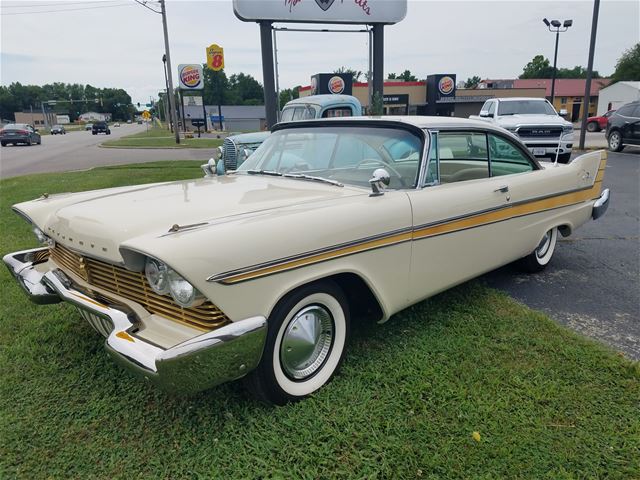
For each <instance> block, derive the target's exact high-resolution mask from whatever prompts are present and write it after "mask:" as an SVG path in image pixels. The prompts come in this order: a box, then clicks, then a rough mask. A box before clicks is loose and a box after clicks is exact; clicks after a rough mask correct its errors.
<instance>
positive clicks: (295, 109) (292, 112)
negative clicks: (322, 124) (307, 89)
mask: <svg viewBox="0 0 640 480" xmlns="http://www.w3.org/2000/svg"><path fill="white" fill-rule="evenodd" d="M317 112H318V107H317V106H315V105H311V104H306V105H296V106H292V107H285V108H284V110H282V117H281V118H280V121H281V122H295V121H297V120H312V119H314V118H316V117H317V116H318V114H317Z"/></svg>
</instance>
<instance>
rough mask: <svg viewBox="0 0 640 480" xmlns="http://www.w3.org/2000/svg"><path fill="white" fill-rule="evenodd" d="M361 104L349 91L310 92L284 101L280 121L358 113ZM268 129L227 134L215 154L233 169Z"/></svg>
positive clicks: (344, 115)
mask: <svg viewBox="0 0 640 480" xmlns="http://www.w3.org/2000/svg"><path fill="white" fill-rule="evenodd" d="M360 115H362V104H361V103H360V101H359V100H358V99H357V98H356V97H353V96H351V95H310V96H307V97H301V98H296V99H294V100H291V101H289V102H287V104H286V105H285V106H284V108H283V109H282V114H281V115H280V121H281V122H297V121H300V120H312V119H314V118H334V117H359V116H360ZM269 135H270V132H254V133H244V134H236V135H229V136H228V137H227V138H225V139H224V142H223V144H222V147H221V148H220V147H219V148H218V152H216V154H215V156H216V157H217V158H222V159H223V161H224V166H225V168H226V169H228V170H235V169H236V168H238V166H240V165H242V163H243V162H244V161H245V160H246V159H247V158H249V156H250V155H251V154H252V153H253V151H254V150H255V149H256V148H258V147H259V146H260V144H262V142H264V141H265V140H266V139H267V138H268V137H269Z"/></svg>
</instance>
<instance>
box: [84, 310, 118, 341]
mask: <svg viewBox="0 0 640 480" xmlns="http://www.w3.org/2000/svg"><path fill="white" fill-rule="evenodd" d="M78 312H80V315H81V316H82V318H84V319H85V320H86V321H87V322H88V323H89V325H91V326H92V327H93V329H94V330H95V331H96V332H98V333H99V334H100V335H102V336H103V337H104V338H107V337H108V336H109V334H110V333H111V332H112V331H113V328H114V327H113V323H111V321H110V320H107V319H106V318H102V317H99V316H98V315H96V314H94V313H91V312H87V311H86V310H82V309H81V308H78Z"/></svg>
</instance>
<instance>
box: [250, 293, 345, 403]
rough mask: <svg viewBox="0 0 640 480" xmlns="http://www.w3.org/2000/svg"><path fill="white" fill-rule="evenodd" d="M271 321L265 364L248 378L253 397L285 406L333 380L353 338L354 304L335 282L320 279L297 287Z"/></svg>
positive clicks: (263, 362) (261, 362) (263, 356)
mask: <svg viewBox="0 0 640 480" xmlns="http://www.w3.org/2000/svg"><path fill="white" fill-rule="evenodd" d="M268 325H269V327H268V328H269V330H268V333H267V340H266V343H265V348H264V352H263V355H262V360H261V361H260V365H258V367H257V368H256V369H255V370H254V371H253V372H251V373H250V374H249V375H248V376H247V378H246V384H247V386H248V388H249V390H251V392H252V393H253V394H254V395H256V396H257V397H258V398H260V399H261V400H263V401H265V402H267V403H275V404H277V405H284V404H285V403H287V402H292V401H296V400H300V399H302V398H304V397H306V396H308V395H311V394H312V393H314V392H316V391H317V390H319V389H320V388H321V387H322V386H324V385H325V384H326V383H328V382H329V381H330V380H331V378H332V377H333V375H334V373H335V372H336V371H337V370H338V367H339V366H340V363H341V362H342V358H343V356H344V353H345V350H346V349H345V347H346V344H347V339H348V337H349V307H348V304H347V300H346V297H345V295H344V293H343V292H342V290H341V289H340V288H339V287H338V286H337V285H336V284H335V283H333V282H330V281H322V282H316V283H313V284H310V285H306V286H304V287H301V288H299V289H297V290H295V291H293V292H292V293H290V294H289V295H287V296H286V297H285V298H284V299H283V300H281V301H280V302H279V303H278V305H277V306H276V307H275V308H274V310H273V312H272V314H271V315H270V316H269V320H268Z"/></svg>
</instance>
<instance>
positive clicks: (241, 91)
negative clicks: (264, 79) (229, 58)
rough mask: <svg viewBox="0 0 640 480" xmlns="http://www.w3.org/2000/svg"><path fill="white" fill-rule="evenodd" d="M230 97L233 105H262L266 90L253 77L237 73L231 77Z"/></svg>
mask: <svg viewBox="0 0 640 480" xmlns="http://www.w3.org/2000/svg"><path fill="white" fill-rule="evenodd" d="M229 97H230V99H231V100H232V101H233V102H234V103H231V105H262V104H263V103H264V89H263V88H262V85H260V83H259V82H258V81H257V80H256V79H255V78H253V77H252V76H251V75H247V74H245V73H237V74H233V75H231V76H230V77H229Z"/></svg>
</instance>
